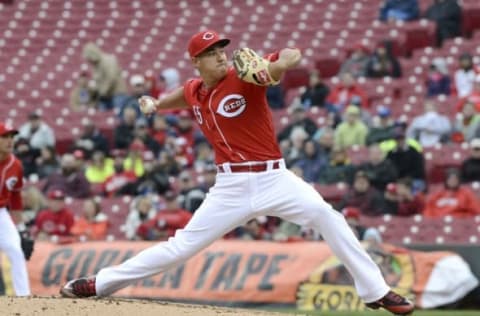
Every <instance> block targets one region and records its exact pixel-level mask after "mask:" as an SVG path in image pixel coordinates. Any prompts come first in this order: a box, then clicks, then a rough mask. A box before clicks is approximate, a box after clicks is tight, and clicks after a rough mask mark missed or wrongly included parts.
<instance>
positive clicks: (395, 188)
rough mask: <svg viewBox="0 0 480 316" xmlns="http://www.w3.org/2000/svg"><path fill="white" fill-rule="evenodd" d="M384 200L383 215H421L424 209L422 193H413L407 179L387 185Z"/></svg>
mask: <svg viewBox="0 0 480 316" xmlns="http://www.w3.org/2000/svg"><path fill="white" fill-rule="evenodd" d="M384 198H385V213H389V214H394V215H397V216H411V215H415V214H421V213H422V212H423V209H424V208H425V196H424V194H423V192H418V191H417V192H414V191H413V190H412V183H411V181H410V179H408V178H401V179H397V181H395V182H391V183H389V184H388V185H387V187H386V190H385V192H384Z"/></svg>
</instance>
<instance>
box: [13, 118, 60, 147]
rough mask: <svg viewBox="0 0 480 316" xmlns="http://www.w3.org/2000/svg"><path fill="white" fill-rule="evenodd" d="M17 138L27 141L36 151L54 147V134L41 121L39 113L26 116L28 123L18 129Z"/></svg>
mask: <svg viewBox="0 0 480 316" xmlns="http://www.w3.org/2000/svg"><path fill="white" fill-rule="evenodd" d="M17 138H24V139H27V140H28V141H29V144H30V147H31V148H33V149H37V150H40V149H42V148H43V147H46V146H50V147H55V133H54V131H53V129H52V128H51V127H50V126H49V125H48V124H47V123H45V122H44V121H43V120H42V117H41V115H40V113H39V112H32V113H30V114H29V115H28V122H26V123H25V124H23V125H22V126H21V127H20V129H19V130H18V136H17Z"/></svg>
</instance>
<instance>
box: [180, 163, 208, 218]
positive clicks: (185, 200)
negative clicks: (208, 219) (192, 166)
mask: <svg viewBox="0 0 480 316" xmlns="http://www.w3.org/2000/svg"><path fill="white" fill-rule="evenodd" d="M178 178H179V182H178V191H179V194H178V203H179V205H180V207H181V208H182V209H185V210H187V211H189V212H190V213H194V212H195V211H196V210H197V209H198V208H199V207H200V204H202V202H203V200H204V199H205V194H206V192H205V191H204V189H202V187H201V186H199V185H198V184H197V183H196V181H195V180H194V179H193V178H192V175H191V174H190V172H188V171H187V170H184V171H182V172H181V173H180V175H179V176H178Z"/></svg>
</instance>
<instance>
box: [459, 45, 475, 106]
mask: <svg viewBox="0 0 480 316" xmlns="http://www.w3.org/2000/svg"><path fill="white" fill-rule="evenodd" d="M476 75H477V74H476V72H475V69H474V67H473V59H472V55H470V54H468V53H463V54H462V55H460V57H459V58H458V69H457V70H456V71H455V75H454V82H455V90H456V91H457V95H458V97H460V98H464V97H466V96H468V95H469V94H470V93H472V91H473V86H474V84H475V77H476Z"/></svg>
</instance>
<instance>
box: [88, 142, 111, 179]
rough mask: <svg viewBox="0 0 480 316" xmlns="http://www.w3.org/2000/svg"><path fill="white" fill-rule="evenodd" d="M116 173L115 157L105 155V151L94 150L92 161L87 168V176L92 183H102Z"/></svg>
mask: <svg viewBox="0 0 480 316" xmlns="http://www.w3.org/2000/svg"><path fill="white" fill-rule="evenodd" d="M114 173H115V169H114V168H113V159H112V158H110V157H107V156H105V154H104V153H103V151H100V150H96V151H94V152H93V155H92V161H91V163H90V164H88V166H87V169H86V170H85V177H86V178H87V180H88V182H90V183H91V184H101V183H103V182H105V180H107V178H108V177H110V176H111V175H112V174H114Z"/></svg>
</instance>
